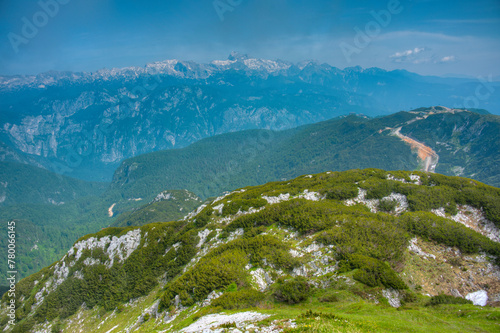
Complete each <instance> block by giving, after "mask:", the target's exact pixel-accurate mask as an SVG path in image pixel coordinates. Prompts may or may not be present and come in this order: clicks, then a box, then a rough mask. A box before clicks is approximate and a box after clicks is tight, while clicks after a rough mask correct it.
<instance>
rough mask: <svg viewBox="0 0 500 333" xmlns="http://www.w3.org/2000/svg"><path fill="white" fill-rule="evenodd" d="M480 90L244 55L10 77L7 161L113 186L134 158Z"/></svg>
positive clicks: (460, 83)
mask: <svg viewBox="0 0 500 333" xmlns="http://www.w3.org/2000/svg"><path fill="white" fill-rule="evenodd" d="M488 84H489V86H488V89H490V90H489V91H491V89H493V93H490V94H489V95H488V96H489V97H488V98H487V99H484V98H482V99H481V100H480V102H481V104H480V106H481V107H484V108H486V109H488V110H490V111H491V112H492V113H500V94H499V92H500V84H499V83H496V82H492V83H488ZM480 85H481V81H480V80H472V79H464V78H438V77H430V76H420V75H417V74H413V73H409V72H406V71H401V70H396V71H385V70H382V69H379V68H368V69H362V68H360V67H350V68H346V69H344V70H340V69H338V68H335V67H332V66H330V65H328V64H319V63H317V62H314V61H305V62H300V63H296V64H293V63H289V62H285V61H280V60H277V61H272V60H265V59H254V58H251V57H248V56H246V55H241V54H237V53H232V54H231V55H230V56H229V58H228V60H223V61H213V62H211V63H209V64H198V63H194V62H190V61H179V60H167V61H163V62H157V63H152V64H148V65H146V66H145V67H128V68H122V69H111V70H106V69H105V70H100V71H97V72H94V73H72V72H48V73H43V74H39V75H36V76H3V77H0V160H8V161H19V162H22V163H28V164H31V165H36V166H42V167H44V168H46V169H48V170H52V171H55V172H56V173H62V174H65V175H69V176H73V177H76V178H80V179H84V180H93V181H109V180H110V179H111V177H112V175H113V172H114V170H115V168H116V167H117V166H118V165H119V164H120V162H121V161H122V160H124V159H126V158H130V157H134V156H137V155H140V154H144V153H149V152H153V151H158V150H165V149H171V148H182V147H185V146H188V145H189V144H191V143H194V142H196V141H198V140H200V139H202V138H206V137H210V136H213V135H217V134H223V133H228V132H234V131H240V130H246V129H270V130H283V129H290V128H294V127H297V126H300V125H304V124H309V123H315V122H318V121H322V120H326V119H330V118H333V117H337V116H340V115H346V114H349V113H358V114H365V115H368V116H378V115H387V114H390V113H394V112H397V111H400V110H410V109H413V108H415V107H419V106H422V105H447V106H451V107H462V106H466V107H469V106H471V105H469V104H471V100H473V99H474V98H475V97H474V96H475V94H476V92H477V90H478V86H480ZM481 96H484V94H482V95H481ZM476 99H477V98H476ZM464 101H466V102H467V103H465V104H466V105H464ZM473 104H474V103H473ZM472 106H475V107H477V105H472Z"/></svg>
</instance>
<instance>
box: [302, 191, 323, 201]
mask: <svg viewBox="0 0 500 333" xmlns="http://www.w3.org/2000/svg"><path fill="white" fill-rule="evenodd" d="M298 198H300V199H306V200H311V201H319V200H322V199H324V197H323V196H321V195H320V194H319V193H318V192H309V190H304V192H303V193H302V194H299V195H298Z"/></svg>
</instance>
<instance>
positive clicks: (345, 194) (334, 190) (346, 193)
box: [325, 183, 359, 200]
mask: <svg viewBox="0 0 500 333" xmlns="http://www.w3.org/2000/svg"><path fill="white" fill-rule="evenodd" d="M358 192H359V190H358V187H357V186H356V185H355V184H349V183H346V184H341V185H338V186H333V187H331V188H329V189H328V190H327V191H326V193H325V194H326V198H327V199H330V200H347V199H352V198H355V197H357V196H358Z"/></svg>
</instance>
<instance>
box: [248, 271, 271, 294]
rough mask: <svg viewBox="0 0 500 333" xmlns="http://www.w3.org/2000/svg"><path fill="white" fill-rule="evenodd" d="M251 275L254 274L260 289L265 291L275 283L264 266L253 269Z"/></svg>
mask: <svg viewBox="0 0 500 333" xmlns="http://www.w3.org/2000/svg"><path fill="white" fill-rule="evenodd" d="M250 275H251V276H252V281H253V282H254V283H255V284H256V285H257V286H258V287H259V290H260V291H265V290H266V289H267V287H268V286H269V285H270V284H272V283H273V280H272V279H271V277H270V276H269V275H268V274H267V272H266V271H265V270H264V269H262V268H257V269H256V270H254V271H251V272H250Z"/></svg>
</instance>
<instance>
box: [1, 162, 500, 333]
mask: <svg viewBox="0 0 500 333" xmlns="http://www.w3.org/2000/svg"><path fill="white" fill-rule="evenodd" d="M499 203H500V192H499V189H498V188H494V187H491V186H487V185H484V184H481V183H479V182H476V181H473V180H470V179H465V178H458V177H446V176H442V175H438V174H429V173H424V172H404V171H391V172H386V171H382V170H377V169H366V170H351V171H346V172H326V173H321V174H316V175H304V176H300V177H298V178H296V179H293V180H289V181H283V182H273V183H269V184H266V185H261V186H256V187H247V188H242V189H239V190H236V191H233V192H231V193H227V194H225V195H223V196H220V197H218V198H216V199H214V200H211V201H210V202H207V203H205V204H203V205H202V206H200V207H199V208H198V209H197V210H196V211H194V212H193V213H192V214H189V215H188V216H187V217H186V218H184V219H183V220H179V221H176V222H164V223H153V224H149V225H144V226H142V227H129V228H109V229H105V230H102V231H101V232H99V233H97V234H93V235H88V236H85V237H82V238H81V239H80V240H78V241H77V242H76V243H75V244H74V246H73V247H72V248H71V249H70V250H69V251H68V253H67V254H66V255H65V256H64V257H63V258H62V259H61V260H59V261H58V262H56V263H55V264H53V265H52V266H50V267H48V268H45V269H43V270H42V271H40V272H39V273H37V274H34V275H32V276H30V277H28V278H26V279H23V280H22V281H20V282H19V283H18V285H17V289H16V290H18V294H17V295H16V302H17V303H16V304H17V310H16V316H17V320H18V322H17V323H16V325H15V326H12V325H10V326H9V325H7V321H6V318H7V317H6V314H7V311H8V310H7V307H6V304H8V301H9V300H8V295H7V294H6V295H4V297H3V298H2V307H1V314H2V320H1V323H2V325H3V326H4V329H5V330H6V331H12V332H34V331H37V332H48V331H49V330H54V329H57V330H62V331H63V332H88V331H92V332H132V331H138V332H150V331H162V332H194V331H200V330H203V331H206V332H222V331H231V330H233V331H234V330H235V329H239V330H248V331H250V332H283V331H285V332H298V331H300V330H307V329H308V327H311V326H310V325H311V324H313V325H315V326H314V327H316V328H317V329H320V328H321V329H324V330H325V329H326V330H330V331H332V330H333V331H335V330H341V331H349V332H350V331H361V332H369V331H373V330H374V329H378V328H381V329H383V330H389V331H401V330H406V329H408V328H409V327H410V326H411V325H414V323H413V322H412V320H411V319H409V318H410V317H409V316H410V313H411V316H416V317H417V318H418V319H416V320H418V321H419V322H420V323H421V325H424V326H425V329H426V330H429V331H435V328H436V327H435V326H432V325H435V324H433V321H432V319H431V316H433V315H435V314H436V313H438V316H440V318H441V320H440V323H441V324H440V326H439V327H440V329H441V330H442V329H453V328H456V327H457V325H459V326H460V327H466V328H467V329H474V328H475V329H479V328H480V327H481V328H482V329H483V330H487V331H489V330H491V331H494V330H495V329H497V328H498V322H497V320H495V318H498V316H499V315H500V312H498V309H495V308H491V307H485V308H484V309H482V310H477V309H475V308H474V306H473V305H467V304H469V303H474V304H475V305H480V306H485V305H495V304H498V302H499V301H500V269H499V267H498V258H500V257H499V255H500V243H498V239H496V238H495V237H496V236H497V235H498V234H499V226H500V211H499V210H498V208H499V207H500V205H499ZM445 295H447V296H445ZM306 300H309V301H306ZM447 302H448V303H454V304H455V303H456V304H462V303H463V304H465V305H451V306H449V307H447V306H446V305H443V306H441V307H439V306H436V305H435V304H446V303H447ZM288 304H296V305H288ZM425 304H427V306H424V305H425ZM433 304H434V305H433ZM429 306H432V308H428V307H429ZM391 307H398V308H400V311H398V316H403V317H404V318H408V320H401V321H398V320H395V317H394V318H393V317H390V313H391V312H390V311H389V310H388V309H389V308H391ZM356 308H357V310H355V309H356ZM294 309H295V310H294ZM319 309H321V310H319ZM306 310H307V311H306ZM457 310H458V312H460V311H464V312H465V315H464V316H460V315H458V316H457V315H456V314H455V313H456V312H457ZM222 311H231V312H230V313H229V314H228V313H227V312H226V313H221V312H222ZM304 311H305V312H304ZM309 311H311V312H309ZM447 311H452V312H453V314H452V315H451V316H450V315H448V312H447ZM235 312H236V313H235ZM372 312H376V313H377V316H375V317H374V316H370V314H369V313H372ZM353 313H354V315H353ZM381 313H383V314H384V316H379V315H380V314H381ZM431 313H432V315H431ZM468 315H472V318H471V317H468ZM387 316H389V317H387ZM314 318H320V319H321V321H320V322H316V323H315V322H314ZM360 318H365V319H360ZM368 318H369V319H368ZM387 318H391V319H387ZM490 318H491V319H490ZM385 320H389V321H390V323H391V325H392V326H391V327H389V326H387V322H385ZM427 322H429V325H431V326H429V325H427V324H426V323H427ZM422 323H423V324H422ZM408 325H410V326H408ZM433 327H434V328H433Z"/></svg>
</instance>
